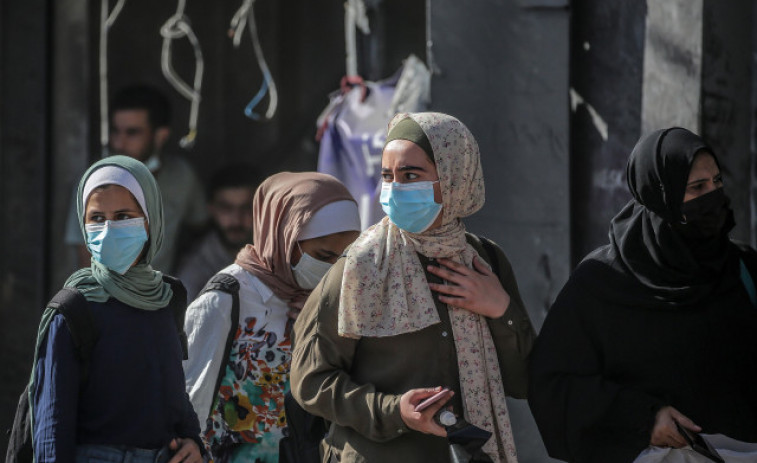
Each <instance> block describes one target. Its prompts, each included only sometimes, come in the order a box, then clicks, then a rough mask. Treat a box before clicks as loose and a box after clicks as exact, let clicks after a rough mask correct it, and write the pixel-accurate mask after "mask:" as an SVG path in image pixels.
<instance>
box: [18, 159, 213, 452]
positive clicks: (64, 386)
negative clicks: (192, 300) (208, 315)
mask: <svg viewBox="0 0 757 463" xmlns="http://www.w3.org/2000/svg"><path fill="white" fill-rule="evenodd" d="M77 210H78V215H79V223H80V225H81V230H82V234H83V235H84V238H85V241H86V243H87V248H88V249H89V251H90V253H91V254H92V261H91V265H90V267H88V268H84V269H81V270H79V271H77V272H76V273H74V274H73V275H71V276H70V277H69V279H68V280H67V281H66V283H65V286H66V287H71V288H75V289H77V290H78V291H79V292H81V293H82V294H83V295H84V297H85V298H86V300H87V304H88V309H89V311H90V313H91V319H92V322H93V325H94V329H95V331H96V333H97V334H98V336H97V340H96V342H95V344H94V348H93V350H92V354H91V358H90V359H89V361H88V362H87V365H83V364H82V362H81V361H80V359H78V358H77V350H76V347H75V345H74V342H73V340H72V336H71V333H70V331H69V329H68V327H67V325H66V323H65V319H64V317H63V315H60V314H57V315H54V316H50V315H49V314H50V313H51V312H49V311H48V312H46V314H48V315H47V317H46V318H45V319H43V322H42V325H41V326H42V329H41V330H40V333H41V335H40V338H39V339H38V341H37V351H38V353H39V355H38V360H37V362H36V364H35V370H34V372H33V384H32V387H30V394H31V402H30V403H31V404H32V413H33V423H34V426H33V433H34V435H33V447H34V456H35V460H36V461H37V462H38V463H40V462H53V461H56V462H72V461H76V462H89V461H131V462H136V463H142V462H144V463H147V462H166V461H170V462H171V463H177V462H180V461H183V462H187V463H193V462H200V461H202V456H201V452H200V447H199V443H200V441H199V428H198V426H197V417H196V415H195V413H194V411H193V410H192V406H191V404H190V402H189V399H188V397H187V394H186V393H185V391H184V376H183V372H182V369H181V361H182V350H181V343H180V340H179V336H178V333H177V328H176V323H175V321H174V314H173V311H172V310H171V308H169V307H168V306H169V303H170V302H171V299H172V297H173V291H172V287H171V285H170V284H169V283H166V282H164V280H163V278H162V275H161V273H160V272H157V271H155V270H153V269H152V267H150V262H151V261H152V259H153V257H154V256H155V254H156V253H157V252H158V251H159V250H160V246H161V242H162V240H163V206H162V202H161V196H160V192H159V191H158V187H157V184H156V183H155V179H154V178H153V176H152V174H150V171H149V170H148V169H147V168H146V167H145V165H144V164H142V163H141V162H139V161H137V160H134V159H132V158H129V157H126V156H112V157H108V158H105V159H103V160H101V161H98V162H97V163H95V164H94V165H93V166H92V167H90V168H89V170H87V172H86V173H85V174H84V176H83V177H82V179H81V181H80V183H79V189H78V195H77ZM85 367H86V371H87V374H86V379H85V380H84V381H83V382H81V381H82V380H81V379H80V378H81V369H82V368H85Z"/></svg>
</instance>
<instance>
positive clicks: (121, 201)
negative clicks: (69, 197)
mask: <svg viewBox="0 0 757 463" xmlns="http://www.w3.org/2000/svg"><path fill="white" fill-rule="evenodd" d="M140 217H141V218H144V217H145V214H144V212H142V208H141V207H140V206H139V203H138V202H137V200H136V199H135V198H134V196H133V195H132V194H131V192H130V191H129V190H127V189H126V188H124V187H122V186H121V185H105V186H101V187H98V188H95V189H94V190H93V191H92V193H91V194H90V195H89V199H88V200H87V205H86V208H85V213H84V223H85V224H97V223H103V222H105V221H106V220H111V221H117V220H129V219H136V218H140ZM145 231H147V235H148V236H149V235H150V229H149V228H148V224H147V220H145ZM140 257H141V256H140ZM137 261H139V257H137V259H136V260H135V261H134V262H132V265H134V264H135V263H137Z"/></svg>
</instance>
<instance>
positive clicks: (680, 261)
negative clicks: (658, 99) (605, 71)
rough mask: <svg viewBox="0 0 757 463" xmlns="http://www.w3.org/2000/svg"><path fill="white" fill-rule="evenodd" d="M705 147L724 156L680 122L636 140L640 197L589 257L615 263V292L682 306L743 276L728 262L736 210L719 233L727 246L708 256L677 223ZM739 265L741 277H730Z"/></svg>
mask: <svg viewBox="0 0 757 463" xmlns="http://www.w3.org/2000/svg"><path fill="white" fill-rule="evenodd" d="M700 151H706V152H708V153H709V154H711V155H712V156H713V158H714V159H715V162H716V163H717V158H716V157H715V155H714V153H713V152H712V149H710V147H709V146H708V145H707V144H706V143H705V142H704V140H702V139H701V138H700V137H699V136H697V135H695V134H693V133H691V132H690V131H688V130H686V129H682V128H678V127H675V128H670V129H663V130H658V131H656V132H653V133H651V134H649V135H647V136H644V137H642V138H641V139H640V140H639V142H638V143H637V144H636V146H635V147H634V149H633V152H632V153H631V156H630V158H629V160H628V165H627V168H626V180H627V182H628V188H629V190H630V191H631V194H632V195H633V199H632V200H631V201H629V202H628V204H626V206H625V207H624V208H623V209H622V210H621V211H620V212H619V213H618V214H617V215H616V216H615V217H614V218H613V220H612V224H611V225H610V245H609V246H606V247H603V248H600V249H599V250H598V251H597V252H595V253H593V254H592V255H590V256H589V257H588V258H587V260H595V261H598V262H596V263H600V264H605V265H609V266H611V267H612V269H613V270H614V272H610V273H613V274H614V275H613V276H608V279H609V280H613V281H608V282H607V283H608V284H607V285H606V286H605V288H604V289H605V290H606V291H610V292H615V293H616V294H615V298H617V297H618V295H617V291H618V290H621V291H622V293H623V294H622V297H623V298H625V299H626V300H628V302H630V303H632V304H643V305H645V306H650V305H651V306H663V307H679V306H686V305H689V304H691V303H695V302H697V301H700V300H701V299H702V298H703V297H706V296H708V295H710V294H711V293H713V292H714V291H716V290H719V289H725V288H723V285H724V283H727V284H726V286H730V285H731V284H737V283H738V274H737V273H734V269H736V268H737V267H736V266H734V265H728V263H729V262H731V263H733V261H734V258H735V255H736V253H735V249H736V248H735V246H733V245H732V244H731V243H730V241H729V239H728V235H727V234H728V231H730V229H731V228H732V227H733V219H732V214H731V215H730V221H729V223H728V226H726V227H724V229H723V230H722V233H721V234H720V235H718V236H717V237H716V239H717V240H718V244H719V246H718V249H719V250H721V251H722V252H718V253H716V254H717V255H716V256H715V257H712V258H709V259H702V257H701V256H697V255H696V254H695V252H694V250H692V249H691V247H690V246H689V245H687V244H686V242H685V241H684V239H683V238H682V236H681V235H680V234H679V233H678V232H677V231H676V230H675V227H676V224H677V223H680V222H681V221H682V219H683V215H682V213H681V205H682V203H683V197H684V194H685V192H686V185H687V182H688V178H689V171H690V170H691V165H692V163H693V161H694V157H695V156H696V154H697V153H699V152H700ZM718 166H719V164H718ZM732 273H734V274H735V275H736V278H724V277H725V275H726V274H728V276H729V277H730V276H733V275H731V274H732ZM618 277H619V278H618ZM628 277H631V280H635V281H631V282H629V278H628ZM725 280H733V281H725ZM595 283H597V282H595ZM600 286H601V285H600Z"/></svg>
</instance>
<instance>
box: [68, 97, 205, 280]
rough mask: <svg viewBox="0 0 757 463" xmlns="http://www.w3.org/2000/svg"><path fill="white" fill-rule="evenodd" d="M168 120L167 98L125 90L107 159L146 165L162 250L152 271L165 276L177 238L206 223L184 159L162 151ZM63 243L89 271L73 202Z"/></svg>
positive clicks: (117, 101) (113, 119)
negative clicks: (161, 218) (155, 190)
mask: <svg viewBox="0 0 757 463" xmlns="http://www.w3.org/2000/svg"><path fill="white" fill-rule="evenodd" d="M170 119H171V105H170V103H169V102H168V99H167V98H166V97H165V95H163V94H162V93H161V92H160V91H159V90H157V89H156V88H153V87H150V86H147V85H133V86H129V87H125V88H124V89H122V90H121V91H119V92H118V93H117V94H116V95H115V96H114V97H113V100H112V102H111V112H110V138H109V147H110V154H123V155H126V156H129V157H132V158H134V159H138V160H140V161H142V162H143V163H145V165H146V166H147V167H148V168H149V169H150V172H152V174H153V175H154V176H155V180H156V181H157V182H158V187H159V188H160V191H161V195H162V197H163V210H164V215H165V227H164V237H163V247H162V249H161V250H160V252H159V253H158V254H157V255H156V256H155V258H154V259H153V261H152V267H153V268H154V269H156V270H160V271H163V272H166V273H173V271H174V269H175V261H176V256H177V250H178V247H179V243H180V234H183V233H185V232H186V230H191V229H193V228H198V227H201V226H202V225H203V224H205V221H206V219H207V212H206V209H205V198H204V195H203V188H202V184H201V183H200V181H199V179H198V178H197V176H196V175H195V173H194V171H193V170H192V167H191V166H190V164H189V163H188V162H187V161H186V160H185V159H184V158H183V157H181V156H179V155H177V154H174V153H165V152H163V148H164V147H165V145H166V142H167V141H168V139H169V137H170V135H171V129H170ZM65 242H66V244H68V245H72V246H76V248H77V260H78V264H79V267H88V266H89V260H90V254H89V252H87V249H86V247H85V245H84V241H83V237H82V235H81V230H80V228H79V224H78V219H77V215H76V203H75V202H73V204H72V207H71V208H70V211H69V217H68V222H67V224H66V236H65Z"/></svg>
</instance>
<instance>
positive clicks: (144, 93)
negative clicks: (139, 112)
mask: <svg viewBox="0 0 757 463" xmlns="http://www.w3.org/2000/svg"><path fill="white" fill-rule="evenodd" d="M129 109H144V110H146V111H147V119H148V123H149V124H150V127H151V128H153V129H156V128H158V127H168V126H169V125H170V124H171V104H170V103H169V102H168V98H166V96H165V95H164V94H163V92H161V91H160V90H158V89H157V88H155V87H152V86H150V85H144V84H138V85H130V86H128V87H124V88H122V89H121V90H119V91H118V93H116V94H115V95H114V96H113V101H112V102H111V104H110V114H111V116H113V114H114V113H115V112H116V111H124V110H129Z"/></svg>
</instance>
